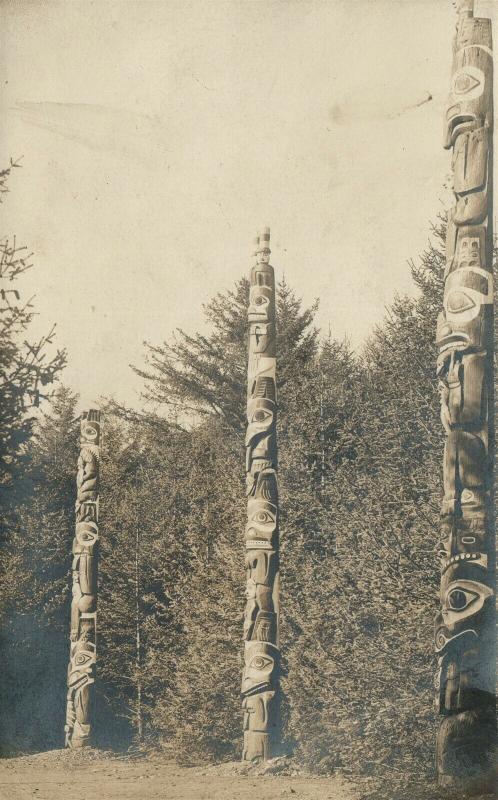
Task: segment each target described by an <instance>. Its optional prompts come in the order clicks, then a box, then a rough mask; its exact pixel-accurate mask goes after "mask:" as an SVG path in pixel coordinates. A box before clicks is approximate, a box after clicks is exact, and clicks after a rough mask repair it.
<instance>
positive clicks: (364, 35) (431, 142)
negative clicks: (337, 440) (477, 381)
mask: <svg viewBox="0 0 498 800" xmlns="http://www.w3.org/2000/svg"><path fill="white" fill-rule="evenodd" d="M476 10H477V11H479V12H480V13H482V14H483V15H490V14H491V13H492V12H493V10H494V11H496V3H494V2H485V1H484V0H482V1H481V2H480V3H477V4H476ZM1 11H2V16H3V23H2V30H1V33H0V38H1V41H0V44H1V50H2V64H1V67H2V76H3V87H2V97H1V108H0V111H1V116H0V119H1V131H0V133H1V151H2V153H1V154H2V163H4V164H5V162H6V161H7V160H8V158H9V157H10V156H13V157H17V156H21V155H22V156H23V157H24V158H23V164H24V167H23V169H22V170H19V171H18V172H16V174H15V175H14V177H13V179H12V181H11V193H10V195H9V196H8V197H7V199H6V202H5V203H4V205H3V207H2V223H3V225H2V230H3V231H4V232H5V233H11V234H14V233H15V234H16V235H17V237H18V239H19V241H22V242H25V243H27V244H28V245H29V248H30V249H32V250H33V251H34V253H35V259H34V260H35V264H36V267H35V269H34V270H33V271H32V274H31V276H30V278H29V280H28V279H27V278H26V280H25V281H24V285H25V286H26V289H28V285H29V290H31V291H35V292H36V295H37V297H36V309H37V311H38V312H39V314H40V317H39V320H38V322H37V325H41V327H44V328H47V327H48V326H49V324H50V323H51V322H57V327H58V341H59V343H60V344H61V345H65V346H66V347H67V348H68V351H69V366H68V368H67V370H66V372H65V377H64V381H65V382H66V383H67V384H69V385H70V386H71V387H72V388H73V389H74V390H76V391H78V392H80V393H81V396H82V402H83V403H84V404H89V403H92V402H94V401H96V400H98V398H99V396H100V395H114V396H115V397H116V398H117V399H122V400H126V401H127V402H129V403H133V404H137V403H138V391H139V389H140V381H139V379H137V378H136V377H135V376H134V374H133V373H132V372H131V370H130V369H129V366H128V365H129V364H130V363H135V364H138V365H140V364H141V363H142V362H143V346H142V342H143V340H144V339H147V340H150V341H151V342H153V343H159V342H160V341H163V340H164V339H167V338H168V337H169V336H170V334H171V332H172V330H173V329H174V328H176V327H178V326H179V327H183V328H185V329H186V330H189V331H195V330H197V329H198V328H199V325H200V324H201V314H202V308H201V307H202V304H203V303H206V302H207V301H208V300H209V299H210V297H212V296H213V294H215V293H216V292H218V291H220V290H223V289H225V288H230V287H231V286H232V285H233V282H234V281H236V280H237V279H238V278H239V277H240V276H241V275H242V274H243V273H247V271H248V270H249V268H250V265H251V258H250V254H251V244H252V240H253V237H254V234H255V232H256V231H257V229H258V228H259V227H261V226H263V225H269V226H270V227H271V231H272V263H273V265H274V266H275V269H276V271H277V276H278V277H279V276H282V275H283V274H284V273H285V277H286V279H287V281H288V282H289V283H290V284H291V286H292V287H293V288H294V289H295V290H296V291H297V293H298V294H299V295H301V296H302V297H303V299H304V301H305V303H307V304H309V303H311V302H312V301H313V299H314V298H315V297H319V298H320V311H319V315H318V320H319V323H320V324H321V325H322V326H323V328H324V329H328V327H329V325H330V328H331V331H332V334H333V335H334V336H337V337H341V338H342V337H343V336H344V335H347V336H348V337H350V339H351V341H352V343H353V345H354V346H355V347H359V346H360V345H361V343H362V341H363V340H364V339H365V337H366V336H368V334H369V332H370V331H371V330H372V327H373V326H374V325H375V323H377V322H380V321H381V320H382V317H383V314H384V308H385V306H386V305H388V304H389V303H390V302H391V300H392V298H393V296H394V294H395V292H400V291H401V292H403V291H408V292H412V291H413V287H412V284H411V279H410V274H409V269H408V266H407V259H409V258H411V257H416V256H417V254H419V253H420V252H421V250H423V248H424V247H425V245H426V242H427V239H428V235H429V223H430V220H433V219H434V218H435V216H436V214H437V212H438V211H439V210H441V209H442V207H443V205H442V204H443V203H444V202H447V196H445V194H444V191H443V185H444V182H445V179H446V178H447V176H448V174H449V172H450V156H449V154H448V153H447V152H446V151H444V150H443V148H442V145H441V139H442V117H443V108H444V104H445V99H446V95H447V93H448V87H449V75H450V62H451V38H452V34H453V28H454V21H455V15H454V9H453V8H452V3H451V1H450V0H344V1H343V0H327V2H322V1H321V0H320V1H319V2H318V1H317V0H299V2H297V1H296V0H278V1H276V2H273V1H272V0H263V1H262V2H251V1H250V0H246V1H244V2H238V1H237V0H231V2H221V1H218V0H209V1H208V0H202V1H201V0H199V1H198V2H183V1H182V2H170V0H164V1H162V0H160V1H159V2H150V1H149V0H142V2H124V1H121V2H114V1H113V0H98V2H89V0H84V2H78V1H77V0H74V1H69V0H68V1H67V2H58V0H57V1H55V2H54V0H23V1H22V2H19V0H3V2H1ZM429 98H432V99H429ZM414 345H415V343H414Z"/></svg>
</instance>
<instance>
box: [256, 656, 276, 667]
mask: <svg viewBox="0 0 498 800" xmlns="http://www.w3.org/2000/svg"><path fill="white" fill-rule="evenodd" d="M251 667H252V669H259V670H262V669H267V668H268V667H270V668H271V667H273V659H272V658H268V656H255V657H254V658H253V659H252V661H251Z"/></svg>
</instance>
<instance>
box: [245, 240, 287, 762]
mask: <svg viewBox="0 0 498 800" xmlns="http://www.w3.org/2000/svg"><path fill="white" fill-rule="evenodd" d="M255 256H256V263H255V265H254V267H253V268H252V270H251V288H250V295H249V309H248V320H249V365H248V376H247V377H248V387H247V434H246V479H247V525H246V530H245V546H246V559H245V566H246V571H247V588H246V597H247V604H246V609H245V619H244V673H243V676H242V696H243V709H244V750H243V754H242V759H243V760H244V761H260V760H261V761H262V760H267V759H269V758H272V757H273V756H274V755H276V754H277V752H278V748H279V743H280V693H279V669H280V653H279V641H278V624H279V619H278V589H279V581H278V574H279V568H278V563H279V562H278V558H279V556H278V487H277V435H276V421H277V406H276V399H277V398H276V325H275V318H276V312H275V275H274V272H273V267H272V266H270V263H269V260H270V231H269V229H268V228H265V229H264V230H263V232H262V234H261V235H260V236H259V237H258V239H257V240H256V253H255Z"/></svg>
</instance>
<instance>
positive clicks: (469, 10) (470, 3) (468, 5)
mask: <svg viewBox="0 0 498 800" xmlns="http://www.w3.org/2000/svg"><path fill="white" fill-rule="evenodd" d="M456 9H457V14H458V16H459V17H473V16H474V0H456Z"/></svg>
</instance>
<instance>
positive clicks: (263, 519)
mask: <svg viewBox="0 0 498 800" xmlns="http://www.w3.org/2000/svg"><path fill="white" fill-rule="evenodd" d="M252 519H253V522H259V523H260V524H261V525H267V524H268V523H270V522H275V516H274V515H273V514H270V512H269V511H258V512H257V513H256V514H254V515H253V518H252Z"/></svg>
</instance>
